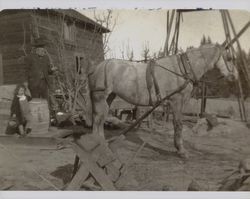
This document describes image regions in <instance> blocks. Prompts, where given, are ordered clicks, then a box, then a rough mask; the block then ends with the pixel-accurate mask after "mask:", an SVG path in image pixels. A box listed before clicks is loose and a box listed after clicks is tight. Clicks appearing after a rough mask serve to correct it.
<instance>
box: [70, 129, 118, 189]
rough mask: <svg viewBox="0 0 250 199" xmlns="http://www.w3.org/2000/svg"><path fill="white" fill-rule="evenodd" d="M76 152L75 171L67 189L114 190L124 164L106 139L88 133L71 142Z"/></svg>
mask: <svg viewBox="0 0 250 199" xmlns="http://www.w3.org/2000/svg"><path fill="white" fill-rule="evenodd" d="M70 144H71V146H72V148H73V150H74V152H75V153H76V158H75V163H74V171H73V177H72V180H71V182H70V183H69V184H68V186H67V187H66V190H80V189H81V187H85V188H88V189H90V190H103V191H113V190H116V187H115V183H116V182H117V181H118V179H119V177H120V176H121V171H120V170H121V167H122V164H121V162H120V161H119V159H118V158H117V157H116V155H115V154H114V153H113V152H112V151H111V149H110V148H109V147H108V144H107V143H106V141H105V140H104V139H103V138H102V137H100V136H97V135H93V134H86V135H82V136H81V137H80V138H77V139H75V140H74V141H73V142H71V143H70Z"/></svg>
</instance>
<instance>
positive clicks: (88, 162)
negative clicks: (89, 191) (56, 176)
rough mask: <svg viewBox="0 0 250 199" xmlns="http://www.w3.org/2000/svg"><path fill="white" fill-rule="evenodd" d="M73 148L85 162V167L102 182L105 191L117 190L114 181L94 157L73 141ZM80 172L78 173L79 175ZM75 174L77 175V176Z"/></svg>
mask: <svg viewBox="0 0 250 199" xmlns="http://www.w3.org/2000/svg"><path fill="white" fill-rule="evenodd" d="M72 148H73V150H74V151H75V152H76V154H77V155H78V156H79V158H80V160H81V161H82V163H83V164H84V167H85V168H86V169H87V170H88V171H89V172H90V173H91V174H92V175H93V177H94V178H95V179H96V181H97V182H98V183H99V184H100V186H101V187H102V189H103V190H104V191H115V190H116V188H115V187H114V185H113V183H112V181H111V180H110V179H109V177H108V176H107V175H106V174H105V172H104V171H103V170H102V169H101V168H100V167H99V166H98V165H97V163H95V162H94V161H93V160H92V157H91V155H90V154H89V153H87V152H86V151H85V150H84V149H81V148H80V147H79V146H78V145H77V144H74V143H72ZM77 175H78V174H76V176H77ZM76 176H75V177H76Z"/></svg>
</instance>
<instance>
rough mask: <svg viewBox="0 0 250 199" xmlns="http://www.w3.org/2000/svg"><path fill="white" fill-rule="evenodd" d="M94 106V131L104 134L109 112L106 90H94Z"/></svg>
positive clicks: (94, 132) (102, 135)
mask: <svg viewBox="0 0 250 199" xmlns="http://www.w3.org/2000/svg"><path fill="white" fill-rule="evenodd" d="M92 103H93V104H92V106H93V130H92V133H93V134H96V135H100V136H101V137H103V138H105V136H104V122H105V119H106V117H107V114H108V105H107V103H106V97H105V94H104V92H94V93H93V94H92Z"/></svg>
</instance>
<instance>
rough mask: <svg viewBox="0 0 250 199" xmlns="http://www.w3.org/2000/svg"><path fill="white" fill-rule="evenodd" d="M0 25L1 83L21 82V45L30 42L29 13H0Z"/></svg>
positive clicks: (23, 76) (22, 64) (22, 63)
mask: <svg viewBox="0 0 250 199" xmlns="http://www.w3.org/2000/svg"><path fill="white" fill-rule="evenodd" d="M0 27H1V29H0V51H1V53H2V64H3V83H4V84H15V83H20V82H23V81H24V79H25V73H24V66H25V65H24V61H23V56H24V55H25V54H24V51H23V50H22V46H23V45H24V46H25V47H27V46H29V44H30V33H31V31H30V15H29V14H28V13H25V12H16V13H12V14H10V15H0ZM24 30H25V31H24ZM24 32H25V34H24Z"/></svg>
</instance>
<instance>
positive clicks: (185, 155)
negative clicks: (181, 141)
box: [178, 151, 189, 159]
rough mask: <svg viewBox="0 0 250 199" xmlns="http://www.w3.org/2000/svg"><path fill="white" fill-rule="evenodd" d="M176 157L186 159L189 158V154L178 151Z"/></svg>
mask: <svg viewBox="0 0 250 199" xmlns="http://www.w3.org/2000/svg"><path fill="white" fill-rule="evenodd" d="M178 155H179V156H180V158H183V159H188V158H189V154H188V152H186V151H185V152H184V151H181V152H180V151H179V152H178Z"/></svg>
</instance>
